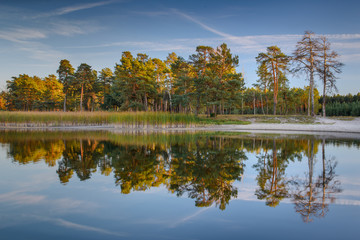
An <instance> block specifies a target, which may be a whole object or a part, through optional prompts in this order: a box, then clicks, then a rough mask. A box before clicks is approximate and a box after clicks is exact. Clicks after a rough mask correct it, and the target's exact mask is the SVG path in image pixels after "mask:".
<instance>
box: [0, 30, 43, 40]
mask: <svg viewBox="0 0 360 240" xmlns="http://www.w3.org/2000/svg"><path fill="white" fill-rule="evenodd" d="M46 37H47V35H46V33H45V32H44V31H42V30H39V29H33V28H15V29H11V30H0V39H4V40H8V41H11V42H23V41H25V40H32V39H42V38H46Z"/></svg>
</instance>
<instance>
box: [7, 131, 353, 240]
mask: <svg viewBox="0 0 360 240" xmlns="http://www.w3.org/2000/svg"><path fill="white" fill-rule="evenodd" d="M359 156H360V141H359V140H357V139H345V138H336V137H329V136H316V135H284V134H255V133H252V134H250V133H225V132H216V133H207V132H198V133H172V134H170V133H141V132H138V133H136V132H135V133H112V132H106V131H94V132H91V131H0V180H1V181H0V236H1V239H64V238H67V239H234V238H236V239H240V238H242V239H265V238H266V239H340V238H341V239H358V238H359V234H360V228H359V226H360V158H359Z"/></svg>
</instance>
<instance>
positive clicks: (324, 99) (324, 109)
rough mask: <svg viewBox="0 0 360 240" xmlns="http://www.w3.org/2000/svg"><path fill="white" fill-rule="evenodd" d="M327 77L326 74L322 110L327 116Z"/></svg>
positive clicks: (324, 115)
mask: <svg viewBox="0 0 360 240" xmlns="http://www.w3.org/2000/svg"><path fill="white" fill-rule="evenodd" d="M325 94H326V77H325V76H324V89H323V101H322V112H323V117H326V108H325V107H326V95H325Z"/></svg>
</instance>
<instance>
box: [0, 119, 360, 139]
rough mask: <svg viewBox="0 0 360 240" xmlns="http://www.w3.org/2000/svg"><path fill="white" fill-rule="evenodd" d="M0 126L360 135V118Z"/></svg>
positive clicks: (352, 136) (39, 128) (358, 136)
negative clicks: (310, 121)
mask: <svg viewBox="0 0 360 240" xmlns="http://www.w3.org/2000/svg"><path fill="white" fill-rule="evenodd" d="M0 129H3V130H4V129H7V130H11V129H31V130H36V129H38V130H41V129H53V130H108V131H116V132H122V131H125V132H127V131H131V132H133V131H136V132H138V131H156V132H158V131H160V132H178V131H225V132H252V133H261V132H262V133H289V134H316V135H326V136H334V137H345V138H357V139H360V118H355V119H354V120H351V121H345V120H337V119H332V118H318V119H317V120H316V123H315V124H296V123H257V122H255V121H253V122H252V123H251V124H249V125H205V126H197V127H167V128H161V127H153V126H145V127H140V128H139V127H135V128H131V127H130V128H129V127H128V126H127V127H121V126H119V125H101V126H62V127H46V126H42V127H35V126H31V125H27V126H23V127H22V126H16V127H14V126H7V127H4V126H1V127H0Z"/></svg>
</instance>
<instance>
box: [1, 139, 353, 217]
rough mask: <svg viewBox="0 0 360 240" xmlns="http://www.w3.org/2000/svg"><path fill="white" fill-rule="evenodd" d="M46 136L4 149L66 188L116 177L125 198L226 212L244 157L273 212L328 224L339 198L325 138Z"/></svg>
mask: <svg viewBox="0 0 360 240" xmlns="http://www.w3.org/2000/svg"><path fill="white" fill-rule="evenodd" d="M45 134H46V136H47V138H45V137H39V133H38V134H37V138H30V137H24V133H14V132H7V133H6V134H5V135H2V137H0V142H1V143H8V144H9V152H8V153H9V155H10V156H11V157H12V158H13V161H15V162H18V163H20V164H27V163H31V162H39V161H41V160H45V162H46V163H47V164H48V165H49V166H55V165H56V160H57V171H56V173H57V174H58V176H59V180H60V182H61V183H62V184H64V185H65V184H67V183H68V182H69V181H70V179H71V178H72V177H73V176H74V173H76V175H77V177H78V178H79V179H80V180H81V181H85V180H88V179H90V178H91V176H92V174H93V173H95V172H97V171H99V172H100V173H101V174H103V175H106V176H109V175H110V174H111V173H112V175H113V176H114V179H115V185H116V186H118V187H119V188H120V191H121V193H123V194H129V193H131V192H132V191H145V190H147V189H150V188H153V187H158V186H164V187H166V189H168V191H169V192H171V193H174V194H176V195H177V196H182V195H187V196H188V197H189V198H192V199H194V201H195V205H196V206H198V207H207V206H211V205H216V206H218V207H219V209H221V210H224V209H225V208H226V206H227V205H228V204H229V201H230V200H231V199H235V198H237V197H238V188H237V187H236V186H234V183H235V181H240V180H241V179H242V176H243V175H244V174H245V173H244V168H245V162H246V160H247V154H249V153H253V154H255V155H256V158H257V163H256V164H255V165H254V166H253V168H254V169H255V170H256V171H257V177H256V183H257V189H256V190H255V195H256V197H257V198H258V199H261V200H265V204H266V205H267V206H270V207H276V206H277V205H278V204H279V203H280V202H281V201H282V200H283V199H291V200H292V202H293V203H294V206H295V211H296V212H298V213H299V214H300V215H301V217H302V219H303V220H304V221H306V222H308V221H312V220H313V218H314V217H324V216H325V215H326V213H327V212H328V208H329V206H328V205H329V202H332V201H334V200H335V196H336V195H335V194H336V193H339V192H340V191H341V189H340V182H339V181H338V180H337V179H336V174H335V169H336V165H337V163H336V161H335V160H334V159H333V158H326V157H325V146H326V144H325V139H322V140H317V139H315V138H313V137H310V138H294V137H293V138H284V137H269V136H268V137H259V136H257V137H249V136H244V137H242V136H241V135H240V136H239V135H238V136H232V135H229V136H226V135H225V136H213V135H207V134H197V135H190V134H178V135H177V136H175V137H174V136H173V135H160V134H158V135H154V136H147V137H144V136H143V137H139V136H138V135H131V134H129V135H126V136H123V135H114V134H109V133H101V134H100V133H97V135H96V136H92V135H91V134H90V136H89V133H86V134H85V133H81V132H80V133H79V132H76V133H75V136H74V135H71V134H69V136H68V135H66V136H63V137H62V139H61V140H59V137H58V136H57V135H56V133H54V132H53V133H49V134H48V133H45ZM40 136H42V135H40ZM39 139H41V140H39ZM54 139H56V140H54ZM320 144H321V146H322V164H321V166H322V171H321V173H320V175H319V176H318V177H317V178H316V177H314V174H315V171H314V166H315V161H316V159H315V156H316V154H317V152H318V148H319V146H320ZM357 144H358V143H357ZM245 153H247V154H245ZM303 159H307V169H308V171H307V172H306V175H305V178H299V177H292V178H289V177H288V176H287V174H286V169H287V168H288V166H289V164H290V163H295V162H302V161H303ZM290 179H291V180H290Z"/></svg>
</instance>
